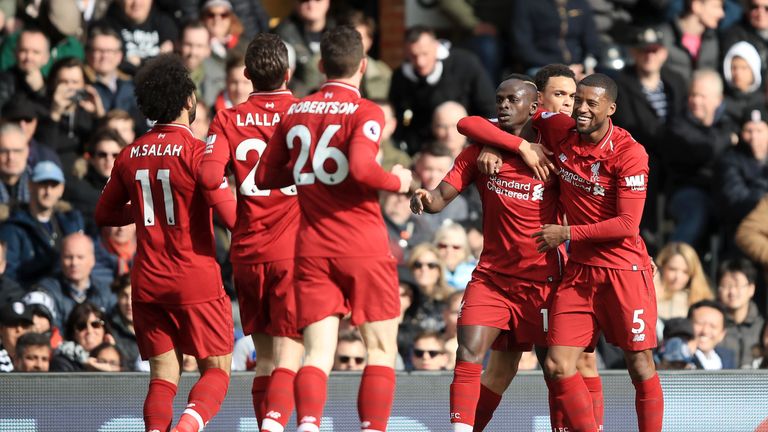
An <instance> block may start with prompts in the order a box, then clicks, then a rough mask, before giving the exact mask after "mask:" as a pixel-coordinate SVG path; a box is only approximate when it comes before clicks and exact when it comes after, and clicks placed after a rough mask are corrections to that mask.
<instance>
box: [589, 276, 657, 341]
mask: <svg viewBox="0 0 768 432" xmlns="http://www.w3.org/2000/svg"><path fill="white" fill-rule="evenodd" d="M600 271H601V273H602V274H601V275H600V276H601V281H600V282H601V285H602V286H601V289H599V292H598V294H597V295H596V296H595V314H596V317H597V320H598V322H599V324H600V328H601V329H602V330H603V333H604V334H605V339H606V340H607V341H608V342H610V343H612V344H614V345H616V346H617V347H619V348H621V349H623V350H624V351H644V350H647V349H653V348H655V347H656V320H657V309H656V292H655V290H654V287H653V279H652V276H651V272H650V270H638V271H631V270H614V269H600Z"/></svg>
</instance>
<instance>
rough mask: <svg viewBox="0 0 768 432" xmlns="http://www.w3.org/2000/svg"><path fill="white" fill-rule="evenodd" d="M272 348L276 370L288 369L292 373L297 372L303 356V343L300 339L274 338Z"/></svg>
mask: <svg viewBox="0 0 768 432" xmlns="http://www.w3.org/2000/svg"><path fill="white" fill-rule="evenodd" d="M272 346H273V352H274V354H275V367H276V368H283V369H290V370H292V371H294V372H296V371H297V370H299V367H301V360H302V357H303V356H304V343H303V342H302V340H301V339H294V338H289V337H285V336H275V337H274V338H273V345H272Z"/></svg>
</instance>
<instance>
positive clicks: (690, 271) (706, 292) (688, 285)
mask: <svg viewBox="0 0 768 432" xmlns="http://www.w3.org/2000/svg"><path fill="white" fill-rule="evenodd" d="M656 264H657V265H658V266H659V273H658V275H657V278H656V281H655V284H656V298H657V304H658V313H659V318H660V319H663V320H667V319H670V318H675V317H685V316H686V315H687V314H688V307H689V306H690V305H692V304H694V303H696V302H698V301H700V300H711V299H713V298H714V294H713V292H712V288H711V287H710V286H709V282H708V281H707V278H706V276H705V275H704V269H703V268H702V266H701V260H699V256H698V255H697V254H696V251H695V250H694V249H693V247H691V246H690V245H688V244H686V243H680V242H673V243H669V244H667V245H666V246H664V248H662V249H661V251H660V252H659V255H658V256H657V257H656Z"/></svg>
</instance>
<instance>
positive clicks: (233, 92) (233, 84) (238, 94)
mask: <svg viewBox="0 0 768 432" xmlns="http://www.w3.org/2000/svg"><path fill="white" fill-rule="evenodd" d="M244 70H245V58H244V57H243V56H241V55H232V56H230V57H229V58H228V59H227V75H226V79H225V84H224V90H223V91H222V92H221V93H220V94H219V96H218V97H216V102H215V103H214V104H213V110H214V111H216V112H219V111H221V110H225V109H227V108H232V107H233V106H235V105H238V104H241V103H243V102H245V101H246V100H247V99H248V96H249V95H250V94H251V92H252V91H253V84H252V83H251V81H250V80H249V79H248V78H246V77H245V74H244V73H243V71H244Z"/></svg>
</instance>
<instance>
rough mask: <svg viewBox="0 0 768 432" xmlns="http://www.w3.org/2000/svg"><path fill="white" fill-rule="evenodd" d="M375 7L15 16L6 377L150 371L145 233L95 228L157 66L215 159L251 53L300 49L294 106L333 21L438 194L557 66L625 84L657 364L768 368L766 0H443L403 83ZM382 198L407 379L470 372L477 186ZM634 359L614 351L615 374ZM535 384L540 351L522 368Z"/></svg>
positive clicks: (244, 85) (29, 4) (222, 257)
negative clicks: (188, 90) (142, 261)
mask: <svg viewBox="0 0 768 432" xmlns="http://www.w3.org/2000/svg"><path fill="white" fill-rule="evenodd" d="M374 3H375V2H355V1H349V2H344V1H337V2H333V4H331V2H330V0H301V1H298V2H296V6H295V10H294V11H293V13H292V14H291V15H290V16H288V17H285V18H284V19H282V20H280V21H279V23H278V24H276V25H275V26H272V27H270V24H274V23H275V21H277V20H276V19H273V18H274V17H270V16H268V14H267V12H266V9H265V8H264V7H263V6H262V5H261V4H260V2H259V1H256V0H247V1H246V0H232V1H227V0H207V1H197V0H177V1H172V0H155V1H154V2H153V1H152V0H55V1H46V0H42V1H40V0H18V1H15V0H10V1H0V28H1V31H2V35H1V36H0V41H1V42H0V108H1V109H2V111H1V112H2V122H1V123H0V219H2V224H1V225H0V273H2V276H0V371H3V372H10V371H49V370H50V371H59V372H63V371H110V372H115V371H147V370H149V369H148V368H149V366H148V363H147V362H142V361H141V359H140V358H139V354H138V348H137V346H136V338H135V335H134V330H133V321H132V308H131V282H130V278H129V273H130V271H131V265H132V260H133V256H134V254H135V253H136V229H135V227H133V226H131V225H129V226H126V227H120V228H107V227H98V226H97V225H96V223H95V221H94V208H95V206H96V202H97V201H98V199H99V196H100V194H101V191H102V189H103V188H104V186H105V184H106V182H107V179H108V178H109V176H110V172H111V170H112V167H113V164H114V161H115V159H116V157H117V155H118V154H119V152H120V151H121V149H122V148H124V147H125V146H126V145H128V144H129V143H131V142H133V141H134V139H135V137H137V136H139V135H140V134H142V133H144V132H146V131H147V130H148V128H149V126H150V125H149V124H148V122H147V120H146V119H145V118H143V116H142V114H141V112H140V111H139V109H138V106H137V103H136V100H135V98H134V95H133V89H134V84H133V81H132V77H133V75H134V74H135V73H136V70H137V67H138V66H139V65H141V63H142V61H143V60H144V59H147V58H151V57H153V56H156V55H158V54H160V53H166V52H172V51H175V52H178V53H179V55H180V56H181V57H182V59H183V61H184V64H185V66H186V67H187V68H188V69H189V70H190V71H191V74H192V77H193V79H194V81H195V83H196V85H197V92H198V99H197V100H198V105H197V115H196V121H195V122H194V123H193V124H192V129H193V132H194V133H195V135H196V136H197V138H199V139H201V140H205V139H206V136H207V134H208V126H209V123H210V121H211V120H212V119H213V116H214V114H215V112H217V111H219V110H222V109H225V108H229V107H232V106H233V105H236V104H239V103H241V102H243V101H245V100H246V99H247V98H248V95H249V93H250V92H251V82H250V81H249V80H248V79H246V78H245V77H244V75H243V69H244V58H243V55H244V49H245V47H246V46H247V44H248V42H249V41H250V40H251V38H252V37H253V36H254V35H255V34H257V33H259V32H274V33H276V34H277V35H279V36H280V37H281V38H282V39H283V41H284V42H285V44H286V45H287V47H288V49H289V54H290V60H291V68H292V71H293V76H292V79H291V81H290V83H289V87H290V89H291V90H292V91H293V93H294V94H295V95H296V96H305V95H307V94H309V93H311V92H313V91H314V90H316V89H317V87H318V86H319V85H320V84H321V83H322V81H323V74H322V73H321V71H320V70H318V68H317V63H318V62H317V60H318V58H319V43H320V36H321V34H322V33H323V31H325V30H326V29H329V28H331V27H332V26H334V25H336V24H337V23H347V24H351V25H352V26H354V27H355V28H356V29H357V30H358V31H359V32H360V34H361V35H362V38H363V42H364V46H365V50H366V52H367V53H368V57H369V63H368V69H367V70H366V74H365V76H364V79H363V83H362V85H361V93H362V95H363V96H364V97H367V98H370V99H372V100H373V101H374V102H375V103H376V104H378V105H379V106H380V107H381V108H382V109H383V111H384V114H385V126H384V128H383V130H382V131H381V134H382V143H381V147H380V150H379V157H378V159H379V162H380V164H381V165H382V167H383V168H384V169H386V170H389V169H390V168H391V167H392V166H394V165H396V164H401V165H403V166H407V167H411V168H412V170H413V173H414V179H417V180H418V181H419V183H420V184H421V185H422V186H423V187H425V188H428V189H434V188H435V187H436V186H437V185H438V184H439V183H440V181H441V180H442V179H443V177H444V176H445V175H446V174H447V173H448V171H449V170H450V168H451V166H452V165H453V160H454V158H455V157H456V156H457V155H458V154H459V153H460V152H461V150H462V149H463V148H464V147H465V146H467V145H468V144H469V143H468V141H467V139H466V138H465V137H464V136H463V135H461V134H460V133H459V132H458V131H457V123H458V121H459V120H460V119H461V118H463V117H465V116H467V115H481V116H485V117H493V116H494V115H495V102H494V88H495V83H498V82H499V81H500V80H501V78H502V77H504V76H506V75H507V74H508V73H511V72H526V73H529V74H535V73H536V72H537V71H538V70H539V69H540V68H541V67H542V66H545V65H547V64H550V63H563V64H567V65H569V66H570V68H571V69H572V70H573V71H574V73H575V74H576V76H577V78H581V77H584V76H585V75H588V74H590V73H592V72H594V71H600V72H603V73H606V74H608V75H610V76H612V77H614V78H615V80H616V81H617V83H618V84H619V97H618V101H617V111H616V114H615V115H614V116H613V120H614V122H615V124H616V125H618V126H621V127H623V128H625V129H626V130H628V131H629V132H631V133H632V134H633V136H634V138H635V139H636V140H637V141H638V142H640V143H641V144H642V145H643V146H644V147H645V149H646V151H647V152H648V154H649V156H650V164H651V171H650V178H649V180H650V184H649V191H648V200H647V204H646V208H645V213H644V217H643V222H642V225H641V233H642V235H643V237H644V238H645V240H646V243H647V244H648V247H649V250H650V252H651V254H652V255H653V256H654V257H655V262H656V264H657V266H658V273H657V276H656V291H657V297H658V315H659V324H660V325H659V326H658V329H659V330H658V332H659V337H660V340H663V343H660V347H659V349H658V350H657V361H658V365H659V367H660V368H685V369H692V368H699V369H728V368H768V329H767V328H766V325H765V320H764V318H763V316H764V315H765V313H766V300H767V296H766V288H765V276H766V275H768V195H766V194H767V193H768V164H767V162H768V114H767V113H768V107H767V106H766V88H768V86H766V85H765V83H764V81H765V74H766V60H767V57H768V0H744V1H737V0H725V1H723V0H685V1H682V0H659V1H653V2H644V1H626V0H623V1H611V0H542V1H537V2H530V1H522V0H515V1H500V0H474V1H471V0H442V1H438V2H437V3H438V6H439V8H440V9H441V11H442V13H443V14H444V15H445V16H446V17H447V19H449V20H450V22H451V23H452V25H451V26H450V28H449V29H440V30H437V31H436V30H434V29H433V28H432V27H430V26H427V25H416V26H413V27H411V28H409V29H408V30H407V31H406V34H405V37H404V58H403V61H402V64H400V65H398V66H397V67H395V68H394V69H392V68H390V67H389V66H388V65H387V64H385V63H384V62H382V61H380V60H376V59H375V56H376V53H377V51H378V49H377V47H376V43H375V41H376V40H377V36H378V34H377V31H378V30H377V24H378V22H377V20H376V19H375V18H374V17H375V15H376V7H372V6H371V4H374ZM374 6H375V5H374ZM562 28H565V29H567V31H566V32H564V33H561V30H560V29H562ZM539 90H543V89H539ZM380 202H381V208H382V213H383V217H384V221H385V223H386V226H387V229H388V234H389V240H390V249H391V251H392V253H393V255H394V256H395V257H396V258H397V259H398V263H399V271H398V275H399V283H400V325H399V332H398V351H399V359H398V368H399V369H400V370H446V369H452V367H453V364H454V363H455V352H456V347H457V341H456V321H457V318H458V315H459V312H460V307H461V298H462V290H463V289H464V288H465V287H466V285H467V283H468V282H469V280H470V276H471V274H472V271H473V270H474V267H475V264H476V263H477V259H478V257H479V255H480V253H481V251H482V248H483V244H482V241H483V237H482V226H481V222H480V221H481V206H480V202H479V196H478V194H477V191H475V190H474V189H471V190H469V189H468V190H467V191H465V192H464V193H462V194H461V195H460V196H459V197H457V198H456V199H455V200H454V201H453V202H451V204H450V205H449V206H448V207H447V208H446V209H445V210H443V211H442V212H440V213H437V214H427V215H415V214H412V213H411V210H410V207H409V200H408V198H407V197H405V196H404V195H402V194H397V193H390V192H382V193H381V200H380ZM215 233H216V238H217V256H218V261H219V262H220V264H221V268H222V273H223V279H224V281H225V288H226V290H227V293H228V294H229V295H230V297H231V299H232V303H233V308H234V310H237V308H238V304H237V296H236V295H235V292H234V288H233V286H232V276H231V274H232V273H231V269H232V266H231V263H229V243H230V236H229V233H228V232H227V229H226V228H225V226H224V224H223V223H221V222H216V226H215ZM760 269H763V270H765V271H764V272H760V271H759V270H760ZM234 316H235V317H236V318H237V316H238V314H237V313H235V315H234ZM239 336H240V338H239V339H238V340H237V342H236V344H235V352H234V356H233V370H249V369H251V368H252V367H253V366H254V365H255V351H254V343H253V341H252V339H251V338H249V337H242V332H240V334H239ZM338 340H339V344H338V347H337V352H336V357H335V363H334V370H362V369H363V368H364V367H365V365H366V355H365V353H366V351H365V348H364V345H363V340H362V338H361V336H360V334H359V333H358V332H357V331H356V329H355V328H354V327H352V326H351V325H350V324H349V323H348V322H347V323H345V322H344V321H343V322H342V328H341V329H340V332H339V339H338ZM623 362H624V358H623V356H622V355H621V352H620V351H617V350H616V348H614V347H612V346H610V345H609V344H607V343H605V342H603V343H600V344H599V346H598V364H599V367H600V368H623V367H625V365H624V364H623ZM537 367H538V364H537V362H536V359H535V355H533V354H532V353H527V354H526V355H525V356H524V358H523V359H522V361H521V363H520V369H521V370H524V369H534V368H537ZM195 368H196V364H195V361H194V358H189V359H186V358H185V362H184V370H195Z"/></svg>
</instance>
